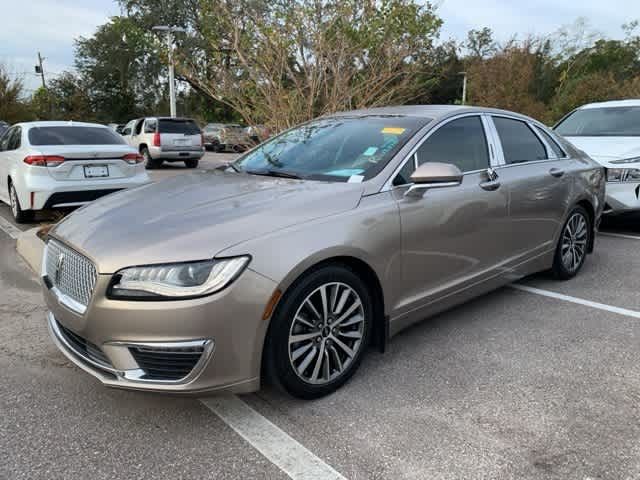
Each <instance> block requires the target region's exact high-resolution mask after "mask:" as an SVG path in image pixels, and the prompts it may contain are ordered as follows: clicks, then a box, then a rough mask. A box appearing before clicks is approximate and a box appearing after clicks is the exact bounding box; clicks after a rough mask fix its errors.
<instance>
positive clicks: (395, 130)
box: [382, 127, 406, 135]
mask: <svg viewBox="0 0 640 480" xmlns="http://www.w3.org/2000/svg"><path fill="white" fill-rule="evenodd" d="M405 130H406V128H400V127H384V128H383V129H382V133H388V134H390V135H402V134H403V133H404V131H405Z"/></svg>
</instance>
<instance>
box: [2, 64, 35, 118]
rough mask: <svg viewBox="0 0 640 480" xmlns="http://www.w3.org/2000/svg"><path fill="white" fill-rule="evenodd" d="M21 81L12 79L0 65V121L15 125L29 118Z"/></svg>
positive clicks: (29, 114)
mask: <svg viewBox="0 0 640 480" xmlns="http://www.w3.org/2000/svg"><path fill="white" fill-rule="evenodd" d="M23 95H24V85H23V83H22V79H19V78H18V79H14V78H12V77H11V76H10V75H9V73H8V72H7V70H6V68H5V67H4V65H2V64H0V120H3V121H5V122H8V123H15V122H20V121H24V120H29V119H30V118H31V113H30V111H29V108H28V105H27V104H26V102H25V101H24V98H23Z"/></svg>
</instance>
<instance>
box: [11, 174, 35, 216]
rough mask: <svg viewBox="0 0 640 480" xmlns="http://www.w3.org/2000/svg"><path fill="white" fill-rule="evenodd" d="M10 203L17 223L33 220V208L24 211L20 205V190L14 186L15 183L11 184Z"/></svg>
mask: <svg viewBox="0 0 640 480" xmlns="http://www.w3.org/2000/svg"><path fill="white" fill-rule="evenodd" d="M9 204H10V206H11V213H12V214H13V219H14V220H15V221H16V223H30V222H32V221H33V217H34V212H33V210H27V211H24V210H22V208H21V207H20V200H19V199H18V192H16V188H15V187H14V186H13V183H10V184H9Z"/></svg>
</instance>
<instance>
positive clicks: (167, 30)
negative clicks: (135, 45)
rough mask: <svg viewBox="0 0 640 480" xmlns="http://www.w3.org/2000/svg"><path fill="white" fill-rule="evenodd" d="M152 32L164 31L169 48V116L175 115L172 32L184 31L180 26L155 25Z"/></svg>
mask: <svg viewBox="0 0 640 480" xmlns="http://www.w3.org/2000/svg"><path fill="white" fill-rule="evenodd" d="M152 30H153V31H154V32H165V33H166V36H167V49H168V50H169V106H170V108H171V116H172V117H175V116H176V82H175V74H174V71H173V34H174V33H176V32H185V31H186V30H185V29H184V28H182V27H170V26H168V25H156V26H155V27H153V28H152Z"/></svg>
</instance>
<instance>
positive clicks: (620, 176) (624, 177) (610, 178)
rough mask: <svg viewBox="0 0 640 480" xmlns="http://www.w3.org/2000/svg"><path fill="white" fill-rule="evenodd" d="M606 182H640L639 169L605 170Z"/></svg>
mask: <svg viewBox="0 0 640 480" xmlns="http://www.w3.org/2000/svg"><path fill="white" fill-rule="evenodd" d="M607 182H640V169H637V168H607Z"/></svg>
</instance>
